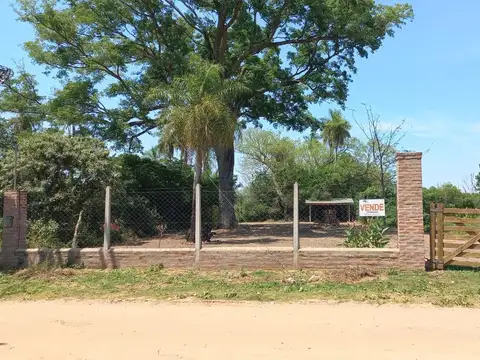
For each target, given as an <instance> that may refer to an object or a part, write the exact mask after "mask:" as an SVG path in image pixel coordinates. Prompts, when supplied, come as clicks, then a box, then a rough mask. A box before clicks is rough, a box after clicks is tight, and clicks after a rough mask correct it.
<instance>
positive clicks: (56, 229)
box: [26, 192, 105, 248]
mask: <svg viewBox="0 0 480 360" xmlns="http://www.w3.org/2000/svg"><path fill="white" fill-rule="evenodd" d="M69 195H70V194H66V195H65V196H62V197H60V196H58V197H46V196H44V195H43V194H38V193H34V192H30V193H28V209H27V219H28V220H27V234H26V240H27V246H28V247H29V248H60V247H97V246H102V244H103V223H104V208H105V202H104V195H103V194H102V193H98V194H92V196H90V197H88V199H85V200H83V201H81V200H80V201H79V200H78V199H73V196H69ZM74 200H75V201H74Z"/></svg>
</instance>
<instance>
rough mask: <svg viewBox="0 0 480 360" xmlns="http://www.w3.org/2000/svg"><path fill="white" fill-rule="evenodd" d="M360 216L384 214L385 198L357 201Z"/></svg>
mask: <svg viewBox="0 0 480 360" xmlns="http://www.w3.org/2000/svg"><path fill="white" fill-rule="evenodd" d="M359 208H360V216H385V199H365V200H360V201H359Z"/></svg>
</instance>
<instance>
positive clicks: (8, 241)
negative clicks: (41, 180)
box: [2, 191, 27, 268]
mask: <svg viewBox="0 0 480 360" xmlns="http://www.w3.org/2000/svg"><path fill="white" fill-rule="evenodd" d="M26 232H27V193H26V192H21V191H6V192H5V193H4V194H3V242H2V262H3V264H2V265H3V266H4V267H7V268H10V267H18V266H21V265H22V263H23V259H19V258H17V257H16V256H15V250H17V249H26V247H27V244H26V240H25V236H26Z"/></svg>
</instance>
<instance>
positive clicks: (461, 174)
mask: <svg viewBox="0 0 480 360" xmlns="http://www.w3.org/2000/svg"><path fill="white" fill-rule="evenodd" d="M0 2H1V4H0V34H1V48H0V64H4V65H10V66H12V65H13V64H14V62H17V63H21V62H22V61H23V63H24V64H25V66H26V67H27V69H28V70H29V71H32V72H34V73H40V72H41V69H40V68H38V67H35V66H33V65H31V64H30V63H29V60H28V58H27V57H26V55H25V52H24V51H23V50H22V46H21V44H22V43H23V42H24V41H27V40H29V39H32V38H33V36H34V33H33V30H32V29H31V28H30V27H29V26H28V25H26V24H23V23H19V22H17V21H16V14H15V13H14V12H13V10H12V9H11V6H10V5H9V3H11V2H10V1H8V0H0ZM382 2H383V3H393V2H394V1H382ZM410 3H411V4H412V5H413V7H414V11H415V20H414V22H413V23H410V24H408V25H407V26H406V27H405V28H403V29H402V30H399V31H398V32H397V35H396V36H395V38H393V39H387V40H386V41H385V42H384V46H383V47H382V48H381V49H380V50H379V51H378V52H376V53H375V54H373V55H371V56H370V57H369V58H368V59H360V60H359V61H358V63H357V66H358V74H356V75H355V76H354V81H353V83H352V84H351V86H350V96H349V100H348V102H347V108H348V109H349V110H347V111H346V112H345V116H346V117H347V119H349V120H350V121H352V123H353V118H352V110H353V111H355V114H356V115H355V116H356V118H357V120H360V121H364V120H365V119H366V117H365V112H364V110H363V105H362V103H365V104H368V105H369V106H371V107H372V108H373V110H374V112H375V113H377V114H379V115H380V117H381V120H382V122H384V123H385V125H386V126H388V125H389V124H393V125H395V124H398V123H400V122H401V121H402V119H405V120H406V123H405V126H404V130H405V132H406V136H405V138H404V139H403V141H402V143H401V147H402V148H404V149H408V150H414V151H422V152H424V161H423V181H424V186H431V185H437V184H441V183H445V182H452V183H454V184H456V185H460V186H461V185H462V184H463V182H464V181H466V180H468V179H469V177H470V174H472V173H478V172H479V170H480V169H479V163H480V158H479V157H477V156H476V155H475V154H479V153H480V141H478V140H477V139H478V138H479V137H480V107H479V106H477V104H476V100H477V98H478V96H479V94H480V92H479V91H478V90H477V87H478V84H479V83H480V66H478V64H480V44H479V40H478V35H479V34H480V22H479V21H478V14H480V1H476V0H463V1H459V2H457V3H456V4H457V5H456V6H452V5H453V3H452V2H451V1H447V0H435V1H434V0H413V1H410ZM39 81H40V83H41V88H42V90H43V91H48V90H49V89H50V88H52V87H53V86H54V85H55V83H54V82H53V81H52V80H51V79H48V78H46V77H44V76H41V77H39ZM331 106H333V105H331V104H324V105H320V106H319V105H315V106H312V108H311V110H312V113H313V114H314V115H315V116H318V117H322V116H324V115H326V113H327V111H328V109H329V107H331ZM352 133H353V135H354V136H358V137H360V138H361V137H362V134H361V132H360V130H359V129H358V128H357V127H356V126H355V125H354V128H353V131H352ZM285 134H288V135H289V136H295V137H296V136H298V134H295V133H290V132H285ZM145 144H146V146H147V147H148V146H151V145H153V144H154V140H153V139H152V138H149V137H147V138H145Z"/></svg>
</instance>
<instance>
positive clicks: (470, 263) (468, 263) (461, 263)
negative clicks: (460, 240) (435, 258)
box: [447, 259, 480, 268]
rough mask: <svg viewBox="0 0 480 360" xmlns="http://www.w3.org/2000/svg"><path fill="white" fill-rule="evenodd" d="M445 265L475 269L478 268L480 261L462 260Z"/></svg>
mask: <svg viewBox="0 0 480 360" xmlns="http://www.w3.org/2000/svg"><path fill="white" fill-rule="evenodd" d="M447 265H456V266H466V267H473V268H477V267H480V261H476V260H475V259H462V260H452V261H450V262H449V263H448V264H447Z"/></svg>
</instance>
